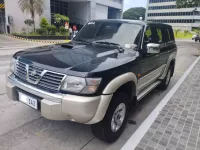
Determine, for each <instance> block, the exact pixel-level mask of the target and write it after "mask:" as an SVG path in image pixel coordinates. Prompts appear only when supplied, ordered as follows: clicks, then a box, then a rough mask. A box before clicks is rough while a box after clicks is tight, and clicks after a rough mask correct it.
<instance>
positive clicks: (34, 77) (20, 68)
mask: <svg viewBox="0 0 200 150" xmlns="http://www.w3.org/2000/svg"><path fill="white" fill-rule="evenodd" d="M28 72H29V80H30V81H31V82H29V81H28V80H27V78H26V76H27V71H26V64H24V63H22V62H20V61H18V62H17V63H16V71H15V74H16V76H17V77H18V78H19V79H20V80H22V81H24V82H25V83H28V84H31V85H33V86H35V87H37V88H39V89H42V90H45V91H50V92H58V90H59V87H60V84H61V81H62V79H63V78H64V76H65V75H63V74H59V73H55V72H51V71H47V70H43V69H41V68H38V67H36V66H33V65H29V67H28ZM32 72H34V74H33V73H32ZM41 75H42V77H41ZM38 80H39V82H38V83H37V81H38ZM35 82H36V84H33V83H35Z"/></svg>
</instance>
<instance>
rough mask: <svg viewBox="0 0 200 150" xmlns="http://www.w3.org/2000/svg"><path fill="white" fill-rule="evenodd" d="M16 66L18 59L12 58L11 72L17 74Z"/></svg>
mask: <svg viewBox="0 0 200 150" xmlns="http://www.w3.org/2000/svg"><path fill="white" fill-rule="evenodd" d="M15 64H16V59H15V58H12V60H11V62H10V71H11V72H12V73H14V72H15Z"/></svg>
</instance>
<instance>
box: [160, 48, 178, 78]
mask: <svg viewBox="0 0 200 150" xmlns="http://www.w3.org/2000/svg"><path fill="white" fill-rule="evenodd" d="M175 62H176V52H174V53H172V54H171V55H170V56H169V59H168V61H167V63H166V67H165V69H164V71H163V74H162V76H161V77H160V78H159V79H164V78H165V76H166V75H167V71H168V68H169V66H170V64H171V63H173V65H174V68H175Z"/></svg>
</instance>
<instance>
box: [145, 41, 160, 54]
mask: <svg viewBox="0 0 200 150" xmlns="http://www.w3.org/2000/svg"><path fill="white" fill-rule="evenodd" d="M147 53H150V54H157V53H160V44H155V43H148V44H147Z"/></svg>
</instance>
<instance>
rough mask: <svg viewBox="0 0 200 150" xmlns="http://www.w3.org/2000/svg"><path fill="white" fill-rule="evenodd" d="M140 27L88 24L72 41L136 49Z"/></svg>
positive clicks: (116, 23)
mask: <svg viewBox="0 0 200 150" xmlns="http://www.w3.org/2000/svg"><path fill="white" fill-rule="evenodd" d="M141 32H142V26H141V25H138V24H131V23H122V22H112V23H111V22H98V21H97V22H89V23H88V24H87V25H85V26H84V27H83V29H82V30H81V31H80V33H79V34H78V35H77V36H76V37H75V38H74V41H85V42H111V43H117V44H119V45H120V46H121V47H124V48H130V47H137V46H138V44H139V41H140V36H141Z"/></svg>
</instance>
